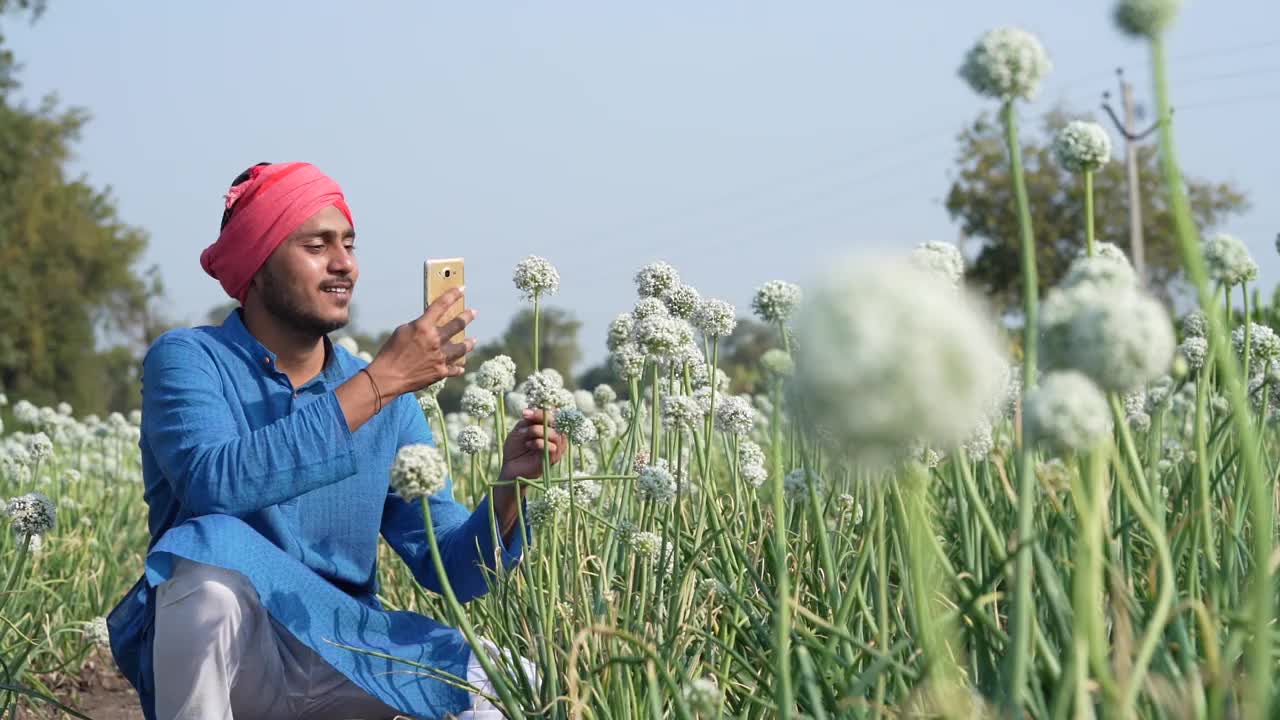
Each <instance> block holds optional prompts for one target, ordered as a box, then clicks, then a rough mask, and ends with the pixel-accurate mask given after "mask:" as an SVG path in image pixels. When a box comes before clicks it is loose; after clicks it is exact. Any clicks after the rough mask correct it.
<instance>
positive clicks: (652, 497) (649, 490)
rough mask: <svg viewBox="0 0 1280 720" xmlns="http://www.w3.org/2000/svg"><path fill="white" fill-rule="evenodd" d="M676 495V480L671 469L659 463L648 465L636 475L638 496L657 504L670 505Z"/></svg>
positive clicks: (642, 499)
mask: <svg viewBox="0 0 1280 720" xmlns="http://www.w3.org/2000/svg"><path fill="white" fill-rule="evenodd" d="M675 496H676V481H675V478H674V477H672V475H671V471H669V470H667V468H666V467H664V466H663V465H660V464H658V463H653V464H650V465H646V466H645V468H644V469H643V470H641V471H640V474H639V475H638V476H637V477H636V497H637V498H639V499H640V500H641V501H644V502H652V503H654V504H655V505H669V504H670V503H671V501H672V500H673V499H675Z"/></svg>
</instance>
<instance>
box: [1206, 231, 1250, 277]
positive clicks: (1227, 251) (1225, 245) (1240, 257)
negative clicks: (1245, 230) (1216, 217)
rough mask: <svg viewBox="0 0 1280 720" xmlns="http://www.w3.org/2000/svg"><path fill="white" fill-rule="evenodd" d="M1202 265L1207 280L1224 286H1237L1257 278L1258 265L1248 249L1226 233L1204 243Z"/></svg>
mask: <svg viewBox="0 0 1280 720" xmlns="http://www.w3.org/2000/svg"><path fill="white" fill-rule="evenodd" d="M1204 264H1205V269H1206V270H1208V271H1209V279H1211V280H1213V281H1214V282H1218V283H1222V284H1224V285H1239V284H1241V283H1245V282H1249V281H1251V280H1254V279H1256V278H1257V277H1258V263H1256V262H1254V261H1253V257H1252V256H1251V255H1250V254H1249V248H1247V247H1245V244H1244V243H1243V242H1240V240H1239V239H1238V238H1236V237H1233V236H1231V235H1227V234H1226V233H1218V234H1217V235H1214V236H1212V237H1210V238H1207V239H1206V240H1205V241H1204Z"/></svg>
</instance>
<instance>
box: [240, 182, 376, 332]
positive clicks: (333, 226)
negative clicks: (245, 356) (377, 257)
mask: <svg viewBox="0 0 1280 720" xmlns="http://www.w3.org/2000/svg"><path fill="white" fill-rule="evenodd" d="M355 236H356V234H355V230H353V229H352V227H351V223H349V222H347V218H346V216H345V215H343V214H342V211H340V210H338V209H337V208H336V207H333V206H329V207H326V208H324V209H323V210H320V211H319V212H317V213H316V214H315V215H312V216H311V217H310V218H308V219H307V221H306V222H304V223H302V225H301V226H299V227H298V229H297V230H295V231H294V232H293V234H291V235H290V236H289V237H287V238H285V241H284V242H282V243H280V247H278V248H276V250H275V252H273V253H272V254H271V257H269V258H267V262H266V263H265V264H264V265H263V266H262V270H260V271H259V272H258V274H257V275H256V276H255V277H254V279H253V283H254V286H255V287H256V288H257V291H258V297H259V298H260V299H261V301H262V305H263V307H264V308H265V309H266V310H267V312H269V313H271V315H273V316H274V317H276V318H277V319H278V320H280V321H281V322H283V323H284V324H285V325H287V326H289V327H291V328H293V329H294V330H297V331H299V332H303V333H306V334H309V335H315V336H320V335H326V334H328V333H331V332H333V331H334V330H337V329H338V328H341V327H344V326H345V325H346V324H347V322H348V321H349V320H350V315H351V310H350V308H351V295H352V292H353V291H354V290H355V284H356V278H357V277H359V275H360V269H359V267H358V266H357V264H356V256H355Z"/></svg>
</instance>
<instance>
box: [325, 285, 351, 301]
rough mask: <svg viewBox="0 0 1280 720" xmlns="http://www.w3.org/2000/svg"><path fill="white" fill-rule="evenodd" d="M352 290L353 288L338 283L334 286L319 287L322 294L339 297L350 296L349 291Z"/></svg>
mask: <svg viewBox="0 0 1280 720" xmlns="http://www.w3.org/2000/svg"><path fill="white" fill-rule="evenodd" d="M352 290H353V288H351V287H348V286H346V285H339V286H336V287H327V288H321V292H323V293H324V294H326V295H332V296H334V297H341V298H349V297H351V291H352Z"/></svg>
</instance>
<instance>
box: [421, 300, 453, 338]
mask: <svg viewBox="0 0 1280 720" xmlns="http://www.w3.org/2000/svg"><path fill="white" fill-rule="evenodd" d="M461 299H462V288H449V289H448V290H445V291H444V292H443V293H440V297H438V298H436V299H435V300H433V301H432V302H431V304H430V305H428V306H427V309H426V311H425V312H423V313H422V319H423V320H426V321H427V322H429V323H430V324H432V325H439V321H440V318H441V316H443V315H444V314H445V313H446V312H448V311H449V309H450V308H452V307H453V306H454V305H456V304H457V303H458V301H459V300H461ZM455 332H456V331H455ZM446 337H450V336H446Z"/></svg>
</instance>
